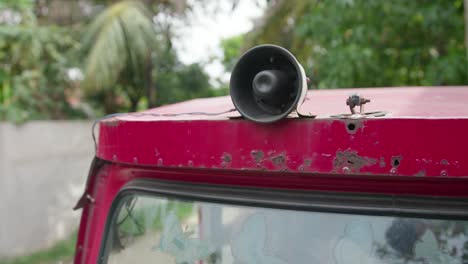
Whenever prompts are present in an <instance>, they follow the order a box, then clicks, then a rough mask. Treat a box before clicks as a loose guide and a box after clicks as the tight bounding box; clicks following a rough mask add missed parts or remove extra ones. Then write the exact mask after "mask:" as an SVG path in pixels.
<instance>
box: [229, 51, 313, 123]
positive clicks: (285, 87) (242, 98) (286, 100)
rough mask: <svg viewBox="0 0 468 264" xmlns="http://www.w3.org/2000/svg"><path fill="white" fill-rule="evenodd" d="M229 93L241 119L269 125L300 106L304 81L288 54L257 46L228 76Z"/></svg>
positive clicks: (293, 58)
mask: <svg viewBox="0 0 468 264" xmlns="http://www.w3.org/2000/svg"><path fill="white" fill-rule="evenodd" d="M229 90H230V93H231V99H232V102H233V103H234V106H235V107H236V109H237V111H239V113H240V114H241V115H242V116H244V117H245V118H247V119H249V120H252V121H255V122H260V123H271V122H275V121H278V120H281V119H283V118H284V117H286V116H287V115H289V113H291V111H293V110H296V108H297V106H298V105H299V104H302V102H303V101H304V98H305V95H306V92H307V77H306V75H305V72H304V68H303V67H302V66H301V64H299V62H298V61H297V59H296V58H295V57H294V55H292V54H291V53H290V52H289V51H288V50H286V49H284V48H282V47H280V46H275V45H260V46H256V47H254V48H252V49H250V50H248V51H247V52H246V53H245V54H244V55H242V56H241V57H240V58H239V61H238V62H237V63H236V65H235V66H234V69H233V71H232V74H231V80H230V84H229Z"/></svg>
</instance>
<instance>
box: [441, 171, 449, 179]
mask: <svg viewBox="0 0 468 264" xmlns="http://www.w3.org/2000/svg"><path fill="white" fill-rule="evenodd" d="M440 176H444V177H445V176H448V171H447V170H441V171H440Z"/></svg>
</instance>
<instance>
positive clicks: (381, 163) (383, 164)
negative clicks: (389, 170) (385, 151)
mask: <svg viewBox="0 0 468 264" xmlns="http://www.w3.org/2000/svg"><path fill="white" fill-rule="evenodd" d="M379 166H380V168H384V167H385V166H387V163H386V162H385V158H384V157H380V161H379Z"/></svg>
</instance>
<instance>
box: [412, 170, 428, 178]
mask: <svg viewBox="0 0 468 264" xmlns="http://www.w3.org/2000/svg"><path fill="white" fill-rule="evenodd" d="M414 176H416V177H424V176H426V171H425V170H420V171H418V172H417V173H416V174H414Z"/></svg>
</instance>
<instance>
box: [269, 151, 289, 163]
mask: <svg viewBox="0 0 468 264" xmlns="http://www.w3.org/2000/svg"><path fill="white" fill-rule="evenodd" d="M271 161H272V162H273V164H274V165H275V166H276V167H284V166H285V165H286V155H285V154H284V152H282V153H281V154H279V155H277V156H273V157H271Z"/></svg>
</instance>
